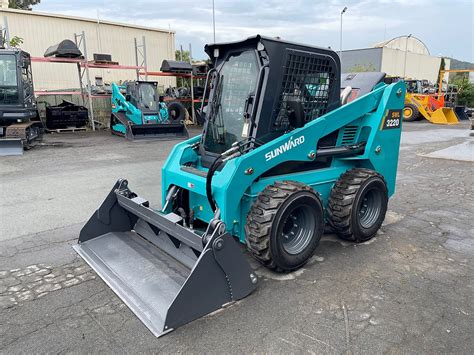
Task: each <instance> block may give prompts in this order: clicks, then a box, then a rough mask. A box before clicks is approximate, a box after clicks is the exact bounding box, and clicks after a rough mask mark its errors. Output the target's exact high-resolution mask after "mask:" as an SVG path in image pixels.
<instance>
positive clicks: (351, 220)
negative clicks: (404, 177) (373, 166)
mask: <svg viewBox="0 0 474 355" xmlns="http://www.w3.org/2000/svg"><path fill="white" fill-rule="evenodd" d="M387 205H388V192H387V185H386V184H385V180H384V178H383V177H382V175H380V174H378V173H377V172H375V171H373V170H369V169H359V168H357V169H352V170H349V171H347V172H345V173H344V174H342V175H341V177H340V178H339V180H338V181H337V182H336V184H335V185H334V187H333V188H332V190H331V194H330V197H329V204H328V209H327V212H328V222H329V224H330V225H331V226H332V227H333V228H334V230H335V231H336V233H337V234H338V236H339V237H341V238H342V239H345V240H350V241H353V242H356V243H359V242H364V241H367V240H369V239H371V238H372V237H373V236H374V235H375V234H376V233H377V231H378V230H379V228H380V227H381V226H382V223H383V221H384V219H385V213H386V212H387Z"/></svg>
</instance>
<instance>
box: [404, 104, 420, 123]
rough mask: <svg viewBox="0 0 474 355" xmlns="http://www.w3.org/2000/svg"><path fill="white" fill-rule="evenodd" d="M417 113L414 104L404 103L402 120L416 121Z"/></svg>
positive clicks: (418, 112) (418, 113)
mask: <svg viewBox="0 0 474 355" xmlns="http://www.w3.org/2000/svg"><path fill="white" fill-rule="evenodd" d="M419 115H420V111H419V110H418V108H417V107H416V106H415V105H413V104H405V107H404V108H403V120H404V121H405V122H413V121H416V120H417V118H418V116H419Z"/></svg>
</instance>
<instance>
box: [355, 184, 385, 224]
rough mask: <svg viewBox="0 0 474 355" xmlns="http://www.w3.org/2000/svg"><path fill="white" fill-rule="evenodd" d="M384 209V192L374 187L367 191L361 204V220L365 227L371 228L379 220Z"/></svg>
mask: <svg viewBox="0 0 474 355" xmlns="http://www.w3.org/2000/svg"><path fill="white" fill-rule="evenodd" d="M381 209H382V194H381V193H380V191H379V190H376V189H372V190H369V191H367V192H366V193H365V195H364V196H363V197H362V199H361V203H360V206H359V220H360V224H361V226H362V227H363V228H370V227H372V225H373V224H374V223H375V222H376V221H377V219H378V217H379V215H380V212H381Z"/></svg>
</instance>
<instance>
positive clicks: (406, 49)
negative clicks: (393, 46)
mask: <svg viewBox="0 0 474 355" xmlns="http://www.w3.org/2000/svg"><path fill="white" fill-rule="evenodd" d="M411 36H412V34H411V33H410V34H409V35H408V36H407V39H406V42H405V62H404V64H403V79H406V76H407V53H408V40H409V39H410V37H411Z"/></svg>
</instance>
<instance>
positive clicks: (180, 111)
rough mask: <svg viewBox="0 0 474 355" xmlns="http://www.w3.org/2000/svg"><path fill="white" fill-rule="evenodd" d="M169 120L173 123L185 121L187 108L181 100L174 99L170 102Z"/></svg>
mask: <svg viewBox="0 0 474 355" xmlns="http://www.w3.org/2000/svg"><path fill="white" fill-rule="evenodd" d="M168 114H169V120H170V121H171V122H173V123H183V122H184V120H185V119H186V108H185V107H184V105H183V104H182V103H181V102H178V101H173V102H170V103H169V104H168Z"/></svg>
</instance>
